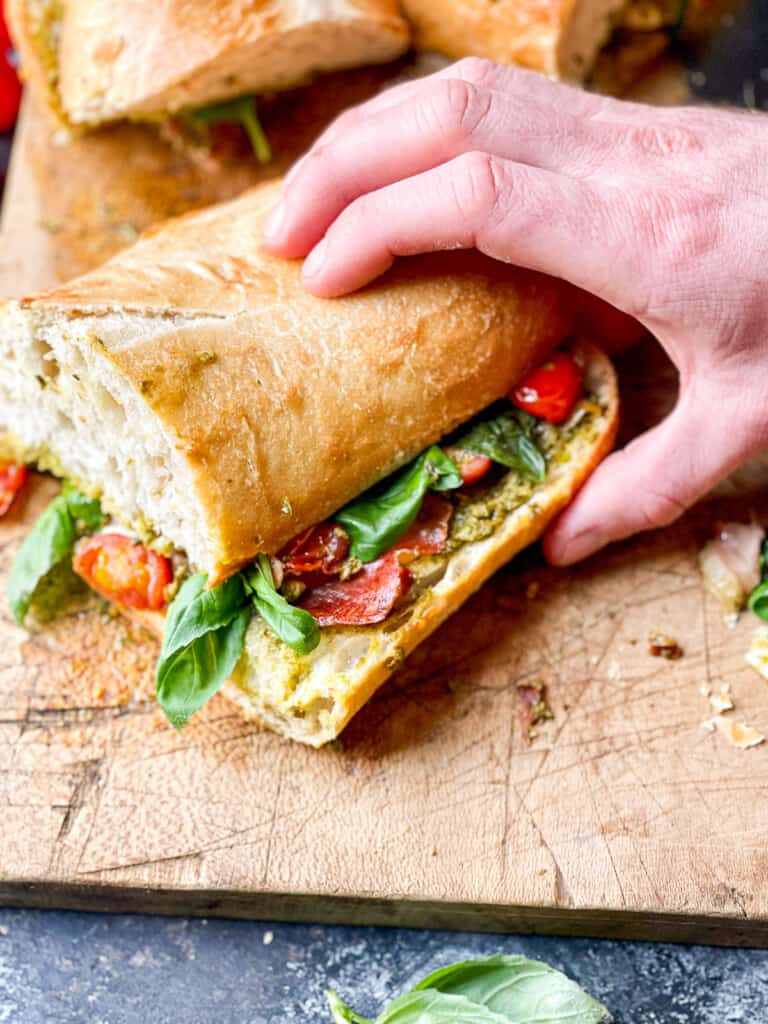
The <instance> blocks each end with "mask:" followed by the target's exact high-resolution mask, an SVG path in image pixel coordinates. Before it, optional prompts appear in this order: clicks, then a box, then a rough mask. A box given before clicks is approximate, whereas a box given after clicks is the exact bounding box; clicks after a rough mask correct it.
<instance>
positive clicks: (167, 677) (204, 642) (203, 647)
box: [156, 573, 251, 729]
mask: <svg viewBox="0 0 768 1024" xmlns="http://www.w3.org/2000/svg"><path fill="white" fill-rule="evenodd" d="M205 583H206V576H205V575H204V574H203V573H197V575H195V576H190V578H189V579H188V580H186V581H185V583H184V584H183V586H182V587H181V588H180V589H179V592H178V594H177V595H176V597H175V598H174V599H173V601H172V603H171V606H170V607H169V609H168V615H167V617H166V620H165V631H164V634H163V646H162V650H161V651H160V660H159V662H158V664H157V674H156V688H157V699H158V702H159V703H160V706H161V707H162V709H163V711H164V712H165V714H166V716H167V717H168V720H169V721H170V723H171V725H173V726H174V727H175V728H176V729H181V728H182V726H184V725H186V723H187V722H188V721H189V719H190V718H191V716H192V715H193V714H194V713H195V711H198V710H199V709H200V708H201V707H202V706H203V705H204V704H206V703H207V702H208V701H209V700H210V699H211V697H213V695H214V694H215V693H216V691H217V690H218V689H219V687H220V686H221V684H222V683H223V682H224V680H225V679H227V678H228V677H229V676H230V675H231V674H232V671H233V669H234V667H235V665H236V664H237V662H238V661H239V659H240V655H241V654H242V653H243V644H244V643H245V631H246V629H247V628H248V623H249V621H250V618H251V612H250V609H249V607H248V601H247V597H246V594H245V587H244V586H243V581H242V578H241V577H240V576H239V575H237V576H231V577H230V578H229V579H227V580H225V581H224V582H223V583H221V584H219V586H218V587H212V588H211V589H210V590H207V589H206V586H205Z"/></svg>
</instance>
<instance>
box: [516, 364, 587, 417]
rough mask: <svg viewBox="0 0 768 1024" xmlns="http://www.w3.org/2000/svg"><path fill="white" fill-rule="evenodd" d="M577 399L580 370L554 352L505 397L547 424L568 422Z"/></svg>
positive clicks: (579, 391) (579, 386)
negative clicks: (547, 360) (546, 361)
mask: <svg viewBox="0 0 768 1024" xmlns="http://www.w3.org/2000/svg"><path fill="white" fill-rule="evenodd" d="M580 395H581V370H580V369H579V367H578V365H577V364H576V362H575V360H574V359H572V358H571V356H569V355H566V354H565V353H564V352H556V353H555V354H554V355H553V356H552V358H551V359H550V360H549V362H548V363H544V365H543V366H540V367H539V368H538V370H534V371H533V373H529V374H528V376H527V377H526V378H525V379H524V380H522V381H521V382H520V383H519V384H518V385H517V387H516V388H515V389H514V390H513V391H512V394H511V395H510V396H509V397H510V399H511V400H512V401H513V402H514V404H515V405H516V406H517V407H518V408H520V409H524V410H525V412H529V413H531V415H532V416H538V417H540V418H541V419H543V420H547V421H548V422H549V423H562V422H563V420H566V419H568V416H569V415H570V413H571V410H572V409H573V407H574V405H575V404H576V402H577V401H578V399H579V396H580Z"/></svg>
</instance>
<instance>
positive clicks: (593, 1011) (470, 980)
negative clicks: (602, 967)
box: [416, 956, 608, 1024]
mask: <svg viewBox="0 0 768 1024" xmlns="http://www.w3.org/2000/svg"><path fill="white" fill-rule="evenodd" d="M422 989H436V990H437V991H439V992H446V993H451V994H453V995H462V996H465V997H466V998H467V999H469V1000H470V1001H471V1002H472V1003H477V1004H481V1005H483V1006H487V1007H488V1009H490V1010H493V1011H494V1013H498V1014H500V1015H501V1016H502V1018H503V1019H504V1020H506V1021H510V1022H512V1024H545V1022H546V1024H559V1022H560V1021H568V1024H600V1022H601V1021H605V1020H606V1019H607V1016H608V1011H607V1010H606V1008H605V1007H604V1006H602V1005H601V1004H600V1003H598V1002H597V1000H595V999H593V998H592V997H591V996H588V995H587V993H586V992H585V991H584V990H583V989H582V988H580V987H579V986H578V985H577V984H576V982H575V981H571V979H570V978H567V977H566V976H565V975H564V974H561V973H560V971H556V970H555V969H554V968H553V967H550V966H549V965H548V964H544V963H541V962H540V961H538V960H528V959H527V957H524V956H491V957H487V958H485V959H481V960H466V961H464V962H463V963H458V964H454V965H453V966H451V967H444V968H443V969H442V970H439V971H435V972H434V974H430V975H429V976H428V977H426V978H425V979H424V980H423V981H422V982H420V983H419V984H418V985H417V986H416V991H421V990H422Z"/></svg>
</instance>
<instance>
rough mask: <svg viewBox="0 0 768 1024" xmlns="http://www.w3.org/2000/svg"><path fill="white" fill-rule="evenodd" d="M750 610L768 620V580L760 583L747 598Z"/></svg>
mask: <svg viewBox="0 0 768 1024" xmlns="http://www.w3.org/2000/svg"><path fill="white" fill-rule="evenodd" d="M747 605H748V606H749V610H750V611H751V612H754V613H755V615H757V616H758V618H761V619H764V620H765V621H766V622H768V580H763V582H762V583H758V585H757V586H756V587H755V589H754V590H753V591H752V593H751V594H750V595H749V597H748V599H747Z"/></svg>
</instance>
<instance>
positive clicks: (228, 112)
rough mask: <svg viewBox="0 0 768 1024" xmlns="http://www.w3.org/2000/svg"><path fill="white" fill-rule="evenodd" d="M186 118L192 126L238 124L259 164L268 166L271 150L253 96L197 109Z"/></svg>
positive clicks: (191, 111)
mask: <svg viewBox="0 0 768 1024" xmlns="http://www.w3.org/2000/svg"><path fill="white" fill-rule="evenodd" d="M186 117H187V118H188V120H190V121H191V122H192V124H202V125H209V124H239V125H241V126H242V127H243V128H244V129H245V133H246V135H247V136H248V138H249V140H250V143H251V146H252V148H253V152H254V155H255V156H256V159H257V160H258V161H259V163H261V164H268V163H269V161H270V160H271V159H272V148H271V146H270V145H269V141H268V139H267V137H266V135H265V134H264V129H263V128H262V127H261V122H260V121H259V113H258V109H257V107H256V98H255V97H254V96H240V97H239V98H238V99H235V100H226V101H225V102H224V103H212V104H211V105H210V106H207V107H199V108H198V109H197V110H190V111H189V112H188V113H187V114H186Z"/></svg>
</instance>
